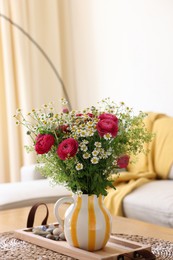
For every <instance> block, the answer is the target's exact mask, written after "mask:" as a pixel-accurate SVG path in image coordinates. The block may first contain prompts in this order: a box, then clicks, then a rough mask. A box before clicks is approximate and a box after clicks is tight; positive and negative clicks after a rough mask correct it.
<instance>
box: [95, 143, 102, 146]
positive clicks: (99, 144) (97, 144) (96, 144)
mask: <svg viewBox="0 0 173 260" xmlns="http://www.w3.org/2000/svg"><path fill="white" fill-rule="evenodd" d="M94 145H95V146H96V147H101V146H102V144H101V143H100V142H95V143H94Z"/></svg>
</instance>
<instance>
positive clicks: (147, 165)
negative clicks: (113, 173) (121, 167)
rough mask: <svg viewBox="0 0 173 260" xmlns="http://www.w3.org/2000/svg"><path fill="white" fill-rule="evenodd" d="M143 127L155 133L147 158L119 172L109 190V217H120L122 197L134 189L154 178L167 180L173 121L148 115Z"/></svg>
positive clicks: (172, 149) (172, 154)
mask: <svg viewBox="0 0 173 260" xmlns="http://www.w3.org/2000/svg"><path fill="white" fill-rule="evenodd" d="M145 124H146V127H147V129H148V130H149V131H150V132H153V133H155V137H154V138H153V140H152V142H151V143H149V144H148V145H145V148H149V153H148V154H147V155H145V154H140V155H139V156H138V159H137V162H136V163H134V164H130V166H129V167H128V169H127V170H128V171H127V172H121V173H120V177H119V178H116V180H115V187H116V190H114V189H108V195H107V196H106V197H105V199H104V204H105V206H106V207H107V208H108V209H109V211H110V212H111V214H112V215H114V216H116V215H119V216H123V207H122V201H123V198H124V197H125V196H126V195H127V194H129V193H130V192H131V191H132V190H134V189H136V188H137V187H139V186H141V185H143V184H145V183H147V182H149V181H152V180H154V179H166V178H167V177H168V174H169V170H170V167H171V165H172V163H173V118H172V117H169V116H166V115H164V114H158V113H152V112H151V113H148V116H147V117H146V119H145Z"/></svg>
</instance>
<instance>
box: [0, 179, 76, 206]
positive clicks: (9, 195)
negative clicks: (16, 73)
mask: <svg viewBox="0 0 173 260" xmlns="http://www.w3.org/2000/svg"><path fill="white" fill-rule="evenodd" d="M70 195H71V192H70V191H69V190H67V189H66V188H65V187H64V186H62V185H56V186H51V185H50V182H49V180H48V179H42V180H35V181H25V182H16V183H3V184H0V210H4V209H11V208H19V207H26V206H32V205H34V204H35V203H37V202H44V203H54V202H56V201H57V200H58V199H59V198H61V197H64V196H70Z"/></svg>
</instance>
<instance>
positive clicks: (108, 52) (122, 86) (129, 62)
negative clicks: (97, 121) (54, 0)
mask: <svg viewBox="0 0 173 260" xmlns="http://www.w3.org/2000/svg"><path fill="white" fill-rule="evenodd" d="M73 3H76V5H77V6H78V10H81V12H78V13H77V9H75V5H74V6H72V8H74V9H75V11H74V10H72V18H73V32H74V37H75V40H74V42H73V47H74V50H75V52H76V53H77V56H75V60H74V67H75V73H76V74H75V76H76V86H77V87H79V88H80V86H81V89H83V88H84V89H85V90H86V89H87V88H88V89H90V95H88V96H86V98H85V99H82V100H81V101H80V100H78V103H79V105H87V104H89V105H90V104H91V101H92V102H93V101H96V100H98V99H99V100H100V99H101V98H104V97H107V96H110V97H111V98H113V99H114V100H115V101H116V102H120V101H124V102H125V103H126V104H127V105H128V106H132V107H134V109H135V110H137V111H138V110H144V111H156V112H164V113H167V114H169V115H173V106H172V100H173V15H172V14H173V1H171V0H130V1H129V0H109V1H106V0H94V1H89V0H88V1H83V2H82V3H80V1H77V0H76V1H74V2H73ZM80 4H83V6H85V5H87V12H85V11H84V10H83V9H85V8H81V9H80ZM88 8H89V10H90V13H89V12H88ZM83 13H85V16H83ZM86 14H87V15H90V16H88V21H87V20H86V19H84V18H85V17H86ZM79 21H80V25H79V26H78V24H79ZM77 26H78V29H76V28H77ZM82 26H84V27H83V29H84V30H85V31H83V33H81V31H80V34H77V30H78V32H79V27H80V28H81V27H82ZM88 32H90V35H88ZM83 35H85V36H86V37H85V38H83V37H82V36H83ZM87 36H89V37H88V38H87ZM79 50H80V55H79ZM87 51H88V56H87V54H86V53H87ZM86 57H88V59H87V58H86ZM86 63H87V66H86ZM83 64H84V66H82V65H83ZM93 72H94V73H93ZM86 82H87V84H90V85H87V84H86ZM92 90H93V95H92ZM80 95H82V90H81V93H80Z"/></svg>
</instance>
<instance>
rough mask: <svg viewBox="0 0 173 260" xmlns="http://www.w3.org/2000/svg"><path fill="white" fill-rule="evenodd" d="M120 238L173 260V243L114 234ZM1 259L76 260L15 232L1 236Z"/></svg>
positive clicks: (158, 255) (160, 256) (161, 257)
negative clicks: (23, 238) (18, 236)
mask: <svg viewBox="0 0 173 260" xmlns="http://www.w3.org/2000/svg"><path fill="white" fill-rule="evenodd" d="M112 235H116V236H118V237H120V238H125V239H128V240H131V241H135V242H139V243H141V244H150V245H151V249H152V253H154V254H155V255H156V259H158V260H163V259H165V260H166V259H167V260H173V243H172V242H169V241H165V240H161V239H155V238H150V237H143V236H138V235H126V234H117V233H114V234H112ZM0 259H3V260H14V259H15V260H16V259H21V260H54V259H57V260H59V259H61V260H76V259H74V258H71V257H68V256H64V255H61V254H58V253H56V252H53V251H51V250H48V249H46V248H42V247H39V246H37V245H34V244H30V243H28V242H25V241H22V240H19V239H16V238H15V237H14V233H13V232H6V233H2V234H0Z"/></svg>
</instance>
